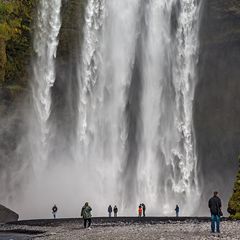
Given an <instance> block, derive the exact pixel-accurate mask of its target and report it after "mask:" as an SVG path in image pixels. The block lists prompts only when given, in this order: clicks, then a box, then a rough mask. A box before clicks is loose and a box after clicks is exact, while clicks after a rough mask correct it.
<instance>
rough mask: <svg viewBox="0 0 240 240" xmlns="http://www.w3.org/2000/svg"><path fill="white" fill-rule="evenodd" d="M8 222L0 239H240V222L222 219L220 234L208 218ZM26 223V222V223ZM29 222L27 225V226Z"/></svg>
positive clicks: (1, 231) (3, 227)
mask: <svg viewBox="0 0 240 240" xmlns="http://www.w3.org/2000/svg"><path fill="white" fill-rule="evenodd" d="M44 222H45V221H44V220H41V222H37V221H36V222H34V224H33V223H31V222H29V223H26V222H25V224H22V223H20V224H19V223H17V224H6V225H2V226H0V240H10V239H12V240H28V239H36V240H42V239H45V240H68V239H69V240H87V239H88V240H89V239H90V240H164V239H171V240H177V239H187V240H190V239H194V240H198V239H205V240H206V239H224V240H225V239H229V240H235V239H236V240H237V239H239V240H240V222H239V221H226V220H225V221H222V222H221V234H220V235H218V234H212V233H211V232H210V222H209V221H208V220H204V221H203V220H201V221H198V219H197V218H196V219H188V220H181V221H172V220H164V221H162V220H159V221H152V220H151V221H150V220H149V221H148V220H145V221H142V222H139V221H134V220H131V221H109V222H108V221H99V219H98V220H96V221H95V222H94V219H93V225H92V227H91V229H84V228H83V226H82V221H81V220H72V221H70V220H67V221H64V220H61V221H47V220H46V223H45V224H44ZM23 223H24V222H23ZM26 224H27V225H26Z"/></svg>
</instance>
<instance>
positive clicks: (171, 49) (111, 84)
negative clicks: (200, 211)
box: [78, 0, 199, 214]
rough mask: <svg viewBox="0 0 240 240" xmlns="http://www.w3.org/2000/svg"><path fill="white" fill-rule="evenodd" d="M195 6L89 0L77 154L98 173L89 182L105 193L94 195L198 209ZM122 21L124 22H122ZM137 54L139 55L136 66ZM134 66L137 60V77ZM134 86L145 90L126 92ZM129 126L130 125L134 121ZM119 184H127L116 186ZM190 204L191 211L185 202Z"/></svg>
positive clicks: (161, 209) (155, 0) (159, 0)
mask: <svg viewBox="0 0 240 240" xmlns="http://www.w3.org/2000/svg"><path fill="white" fill-rule="evenodd" d="M173 6H175V8H176V7H178V10H179V15H178V16H176V17H177V18H178V19H177V22H178V23H177V26H176V29H175V33H173V31H172V29H171V21H172V10H173ZM142 8H143V11H141V9H142ZM179 8H180V9H179ZM198 9H199V8H198V5H197V3H196V2H195V1H192V0H184V1H181V2H179V1H163V0H152V1H146V2H144V3H143V2H141V1H137V0H136V1H131V3H130V2H129V1H121V2H119V1H89V3H88V7H87V14H86V26H85V38H84V39H85V40H84V44H83V60H82V62H83V67H82V72H81V78H80V79H81V81H80V89H81V91H80V111H79V129H80V131H79V132H80V135H79V140H80V142H78V144H79V146H80V148H79V149H81V151H80V152H79V155H78V156H80V157H79V158H80V159H81V161H83V164H82V166H83V168H84V169H88V170H86V171H90V172H91V173H92V174H93V173H94V172H95V173H94V174H93V175H94V176H97V182H96V183H95V184H94V186H98V187H97V189H98V190H100V189H101V190H103V191H102V192H101V191H99V192H98V194H99V195H101V194H103V196H105V195H106V194H107V195H118V192H119V193H120V192H121V191H122V190H123V191H125V192H126V191H128V192H129V193H127V194H125V193H124V192H123V194H122V195H120V196H121V197H122V198H123V199H121V200H120V201H118V202H119V203H120V202H121V203H123V204H124V205H123V206H124V207H129V205H130V206H133V205H134V204H135V205H137V203H138V202H141V201H145V202H147V203H148V205H149V208H148V209H149V211H152V212H155V213H161V214H169V213H171V211H172V209H173V207H174V204H177V203H179V204H180V205H181V206H182V210H183V213H185V214H192V213H193V211H194V210H195V206H197V198H198V197H199V195H198V191H199V190H198V181H197V172H196V166H197V161H196V156H195V149H194V136H193V126H192V101H193V97H194V88H195V83H196V76H195V65H196V61H197V53H198V52H197V50H198V40H197V39H198V24H197V17H198ZM141 14H143V15H144V16H140V15H141ZM126 19H127V22H128V24H125V23H124V21H126ZM139 24H140V26H139ZM143 25H144V26H143ZM137 42H140V44H137ZM138 45H139V46H140V47H139V46H138ZM136 51H137V52H136ZM138 52H141V54H139V53H138ZM136 55H138V58H140V61H139V60H138V63H137V64H136V63H134V61H136V59H135V57H134V56H136ZM139 56H140V57H139ZM134 64H135V65H139V66H137V67H138V68H140V70H139V71H138V72H139V73H138V76H135V75H136V73H135V72H134ZM133 79H135V80H133ZM133 81H135V82H138V83H139V84H136V83H134V84H133V83H132V82H133ZM131 85H134V86H135V87H136V85H138V86H140V85H141V86H142V87H136V88H135V89H133V90H130V88H131ZM136 92H138V93H137V95H138V96H141V97H140V99H141V100H140V101H141V102H140V112H137V111H135V110H134V108H137V107H136V106H133V107H132V109H133V112H134V113H135V115H136V114H138V115H137V116H135V118H136V119H135V120H136V121H137V122H138V123H139V124H138V123H135V127H136V130H134V133H131V130H132V129H129V128H128V127H127V125H128V121H135V120H133V119H130V120H129V114H130V115H131V113H129V112H128V110H126V109H127V106H128V104H129V102H131V98H134V97H133V96H129V93H130V95H131V94H132V95H135V93H136ZM130 104H131V103H130ZM139 119H140V120H139ZM136 125H137V126H136ZM129 126H130V127H131V128H132V125H131V123H130V125H129ZM139 126H141V127H139ZM130 134H131V135H134V138H136V137H137V136H140V137H139V139H137V141H136V142H137V149H138V150H137V151H138V153H137V154H131V153H132V152H133V151H134V150H132V149H130V150H129V149H128V148H129V147H130V148H131V147H132V146H133V145H131V144H132V143H131V142H129V141H128V139H130V138H129V135H130ZM134 138H133V139H134ZM131 141H132V140H131ZM127 145H130V146H127ZM134 147H136V144H135V145H134ZM129 151H130V152H131V153H130V155H129V156H130V157H128V156H127V155H128V153H127V152H129ZM133 155H134V156H133ZM133 163H134V164H133ZM84 164H85V166H84ZM86 165H88V166H89V167H90V169H92V170H89V168H87V167H86ZM124 166H127V168H128V169H126V168H124ZM97 172H98V174H97ZM129 172H131V174H130V176H129ZM117 176H121V178H122V179H119V178H117ZM125 179H127V180H126V181H125ZM117 180H119V181H117ZM91 181H94V180H91ZM124 184H127V186H125V187H123V186H120V185H124ZM99 187H100V188H99ZM106 189H108V190H109V189H111V191H108V190H106ZM114 190H117V191H114ZM104 193H105V195H104ZM130 195H132V202H129V197H128V196H130ZM193 196H194V197H193ZM124 198H126V199H124ZM110 199H111V197H110ZM113 199H114V198H113ZM102 201H103V202H104V199H102ZM126 201H128V202H127V203H126ZM190 202H191V206H193V207H192V209H191V208H189V206H187V205H189V204H190ZM185 206H187V207H186V208H185ZM156 209H158V211H157V212H156Z"/></svg>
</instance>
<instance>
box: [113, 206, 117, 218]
mask: <svg viewBox="0 0 240 240" xmlns="http://www.w3.org/2000/svg"><path fill="white" fill-rule="evenodd" d="M113 212H114V217H117V213H118V208H117V206H116V205H115V206H114V208H113Z"/></svg>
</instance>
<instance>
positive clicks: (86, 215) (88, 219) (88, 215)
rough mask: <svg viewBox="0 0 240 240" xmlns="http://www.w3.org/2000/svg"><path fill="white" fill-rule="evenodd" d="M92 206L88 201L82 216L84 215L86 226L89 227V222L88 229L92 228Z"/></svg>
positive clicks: (83, 208)
mask: <svg viewBox="0 0 240 240" xmlns="http://www.w3.org/2000/svg"><path fill="white" fill-rule="evenodd" d="M91 211H92V208H91V207H90V206H89V204H88V202H86V203H85V205H84V206H83V207H82V211H81V216H82V217H83V221H84V228H87V223H88V229H91V228H90V226H91V223H92V214H91Z"/></svg>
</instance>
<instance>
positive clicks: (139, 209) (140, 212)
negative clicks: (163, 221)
mask: <svg viewBox="0 0 240 240" xmlns="http://www.w3.org/2000/svg"><path fill="white" fill-rule="evenodd" d="M138 216H139V217H142V205H141V204H140V205H139V207H138Z"/></svg>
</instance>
